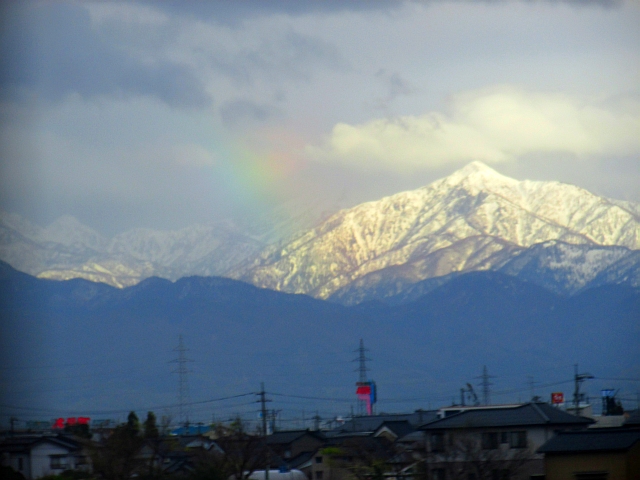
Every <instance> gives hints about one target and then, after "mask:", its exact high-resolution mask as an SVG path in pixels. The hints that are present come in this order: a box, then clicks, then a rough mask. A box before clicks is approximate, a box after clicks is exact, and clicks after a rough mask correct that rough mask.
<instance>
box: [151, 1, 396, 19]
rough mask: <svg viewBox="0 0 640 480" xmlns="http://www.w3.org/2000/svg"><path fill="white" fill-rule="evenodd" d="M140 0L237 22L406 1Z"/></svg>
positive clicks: (169, 9)
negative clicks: (265, 16)
mask: <svg viewBox="0 0 640 480" xmlns="http://www.w3.org/2000/svg"><path fill="white" fill-rule="evenodd" d="M140 3H142V4H146V5H148V6H151V7H154V8H159V9H161V10H163V11H165V12H166V13H168V14H171V15H188V16H192V17H195V18H199V19H203V20H212V21H216V22H218V23H222V24H229V25H234V24H237V23H238V22H241V21H243V20H245V19H247V18H255V17H260V16H262V15H270V14H287V15H305V14H313V13H336V12H342V11H363V10H364V11H366V10H389V9H395V8H400V7H401V6H402V4H403V3H405V2H403V1H402V0H350V1H345V0H309V1H300V0H269V1H265V0H244V1H239V2H238V1H236V2H234V1H229V0H212V1H202V2H199V1H194V2H184V1H183V0H167V1H163V2H156V1H153V0H142V1H141V2H140Z"/></svg>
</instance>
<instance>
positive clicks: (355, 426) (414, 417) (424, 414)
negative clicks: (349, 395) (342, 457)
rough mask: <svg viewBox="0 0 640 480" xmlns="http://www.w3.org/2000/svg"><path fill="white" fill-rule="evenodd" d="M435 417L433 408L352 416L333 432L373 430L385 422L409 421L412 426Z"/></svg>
mask: <svg viewBox="0 0 640 480" xmlns="http://www.w3.org/2000/svg"><path fill="white" fill-rule="evenodd" d="M435 418H437V413H436V411H435V410H423V411H417V412H413V413H402V414H388V415H385V414H383V415H368V416H363V417H354V418H353V419H351V420H349V421H348V422H346V423H345V424H344V425H342V426H340V427H338V428H336V429H334V430H333V431H332V432H334V434H335V433H346V432H375V431H376V430H378V428H380V426H382V424H383V423H385V422H398V421H400V422H402V421H406V422H409V423H410V424H411V425H413V426H414V427H417V426H418V425H422V424H423V423H427V422H430V421H432V420H433V419H435Z"/></svg>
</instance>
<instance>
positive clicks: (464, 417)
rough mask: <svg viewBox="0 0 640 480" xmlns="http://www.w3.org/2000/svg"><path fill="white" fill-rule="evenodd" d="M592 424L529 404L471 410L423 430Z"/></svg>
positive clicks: (549, 406) (588, 420)
mask: <svg viewBox="0 0 640 480" xmlns="http://www.w3.org/2000/svg"><path fill="white" fill-rule="evenodd" d="M590 423H593V420H591V419H588V418H584V417H577V416H575V415H571V414H570V413H567V412H565V411H563V410H560V409H558V408H555V407H552V406H551V405H549V404H547V403H527V404H524V405H520V406H518V407H504V408H499V407H498V408H489V409H475V410H474V409H471V410H466V411H463V412H460V413H457V414H455V415H451V416H450V417H446V418H442V419H438V420H435V421H433V422H430V423H427V424H425V425H423V426H421V427H420V429H421V430H439V429H448V428H486V427H511V426H533V425H565V426H586V425H588V424H590Z"/></svg>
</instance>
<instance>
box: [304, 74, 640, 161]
mask: <svg viewBox="0 0 640 480" xmlns="http://www.w3.org/2000/svg"><path fill="white" fill-rule="evenodd" d="M306 153H307V154H308V155H309V156H310V157H311V158H313V159H316V160H322V161H333V162H340V163H349V164H356V165H359V166H362V167H366V168H378V169H409V170H411V169H420V168H429V167H441V166H446V165H448V164H456V163H464V162H468V161H470V160H481V161H484V162H487V163H499V162H507V161H513V160H515V159H517V158H518V157H520V156H522V155H526V154H530V153H565V154H567V153H568V154H572V155H575V156H577V157H588V156H608V155H609V156H611V155H618V156H619V155H634V154H637V153H640V109H639V108H638V103H637V101H634V100H633V99H628V100H627V102H623V105H620V106H612V105H607V106H604V105H602V104H598V103H596V102H590V103H589V102H585V101H584V100H581V99H579V98H576V97H572V96H570V95H566V94H558V93H535V92H529V91H526V90H522V89H518V88H514V87H508V86H500V87H492V88H490V89H483V90H475V91H470V92H464V93H460V94H457V95H455V96H453V97H452V99H451V102H450V111H449V112H448V113H442V112H429V113H426V114H424V115H419V116H399V117H396V118H380V119H375V120H372V121H370V122H367V123H364V124H360V125H348V124H346V123H338V124H337V125H335V126H334V127H333V130H332V132H331V134H330V135H329V137H328V138H327V139H326V140H325V142H324V143H323V144H322V145H320V146H312V145H310V146H307V147H306Z"/></svg>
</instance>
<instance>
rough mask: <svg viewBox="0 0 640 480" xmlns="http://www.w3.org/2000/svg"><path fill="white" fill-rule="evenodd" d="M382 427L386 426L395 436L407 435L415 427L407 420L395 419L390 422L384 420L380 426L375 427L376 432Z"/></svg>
mask: <svg viewBox="0 0 640 480" xmlns="http://www.w3.org/2000/svg"><path fill="white" fill-rule="evenodd" d="M384 427H387V428H388V429H389V430H391V431H392V432H393V433H394V434H395V436H396V437H397V438H400V437H404V436H405V435H408V434H409V433H411V432H413V431H414V430H415V428H414V427H413V426H412V425H411V424H410V423H409V422H408V421H406V420H403V421H398V420H395V421H391V422H384V423H383V424H382V425H380V427H378V428H377V429H376V433H377V432H378V431H379V430H381V429H382V428H384Z"/></svg>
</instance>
